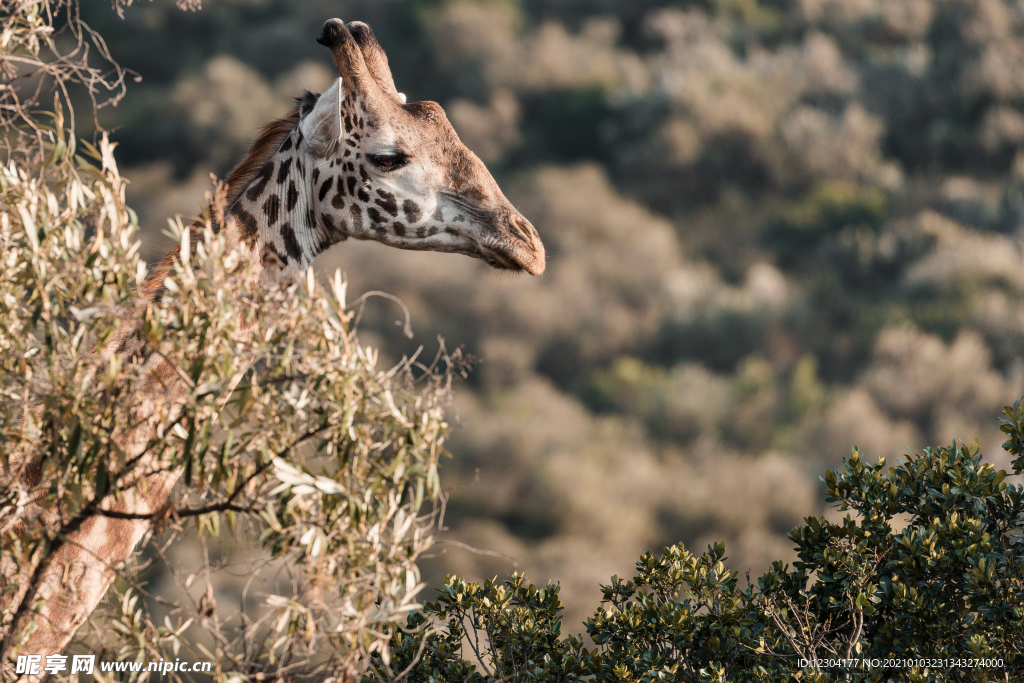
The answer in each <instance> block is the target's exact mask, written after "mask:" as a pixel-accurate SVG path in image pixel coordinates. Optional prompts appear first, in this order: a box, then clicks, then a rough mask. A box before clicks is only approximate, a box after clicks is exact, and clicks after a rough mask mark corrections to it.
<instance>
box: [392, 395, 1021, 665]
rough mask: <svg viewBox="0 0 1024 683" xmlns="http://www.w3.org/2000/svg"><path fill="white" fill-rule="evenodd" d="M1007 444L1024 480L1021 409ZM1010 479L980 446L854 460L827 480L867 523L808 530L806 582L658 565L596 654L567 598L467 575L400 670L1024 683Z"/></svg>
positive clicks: (614, 583) (629, 583)
mask: <svg viewBox="0 0 1024 683" xmlns="http://www.w3.org/2000/svg"><path fill="white" fill-rule="evenodd" d="M1002 429H1003V431H1004V432H1006V433H1007V434H1008V435H1009V440H1008V441H1007V442H1006V444H1005V448H1006V449H1007V450H1008V451H1009V452H1010V453H1011V454H1012V455H1013V456H1014V460H1013V472H1014V474H1020V473H1021V472H1022V471H1024V405H1022V402H1021V401H1018V402H1017V403H1016V404H1015V405H1014V406H1013V407H1008V408H1006V410H1005V418H1004V420H1003V425H1002ZM1006 477H1007V473H1006V472H1005V471H1002V470H999V471H997V470H996V469H995V468H994V467H993V466H992V465H991V464H989V463H986V462H984V461H983V458H982V455H981V454H980V452H979V449H978V446H977V443H976V442H975V444H974V446H973V447H970V448H968V447H966V446H963V445H960V446H957V445H956V444H953V445H951V446H948V447H943V448H938V449H932V448H928V449H925V450H924V452H923V453H922V454H920V455H916V456H907V457H906V458H905V459H902V460H900V461H898V462H897V463H896V464H895V466H887V465H886V461H885V459H884V458H883V459H880V460H878V461H877V462H876V463H874V464H872V463H869V462H866V461H865V460H864V459H862V458H861V456H860V454H859V452H858V451H857V449H854V450H853V452H852V455H851V456H850V458H849V459H846V460H845V461H844V463H843V467H842V469H839V470H835V471H829V472H827V473H826V475H825V477H824V478H823V480H824V482H825V485H826V487H827V490H828V495H829V500H830V501H831V502H834V503H838V505H839V509H840V510H851V511H852V512H853V513H854V514H853V515H847V516H846V517H845V518H844V519H843V520H842V521H841V522H830V521H828V520H827V519H826V518H824V517H808V518H806V519H805V522H804V524H802V525H800V526H797V527H796V528H794V529H793V530H792V531H791V532H790V534H789V538H790V539H791V540H792V541H793V542H794V543H795V544H796V550H797V553H798V556H799V560H798V561H796V562H794V564H793V567H789V566H788V565H783V564H782V563H781V562H776V563H774V564H773V566H772V568H771V569H770V570H769V571H768V572H766V573H765V574H763V575H762V576H761V577H759V578H758V579H757V580H756V582H755V583H753V584H751V583H750V581H749V577H748V578H747V581H746V582H745V583H746V585H745V586H741V582H740V581H739V577H738V576H737V574H736V572H732V571H730V570H729V569H727V567H726V565H725V559H726V558H725V546H724V544H715V545H713V546H709V547H708V549H707V551H706V552H704V553H703V554H701V555H700V556H697V555H694V554H693V553H691V552H689V551H688V550H686V548H684V547H683V545H682V544H677V545H674V546H671V547H668V548H665V549H664V551H663V552H662V554H661V555H660V556H656V555H653V554H646V555H644V556H643V557H641V558H640V560H639V561H638V562H637V563H636V574H635V575H634V576H633V578H632V579H631V580H622V579H619V578H618V577H614V576H613V577H612V579H611V582H610V583H609V584H608V585H606V586H602V587H601V591H602V599H601V605H600V607H599V608H598V609H597V610H596V611H595V613H594V616H593V617H591V618H590V619H588V620H587V622H586V624H585V625H586V632H587V635H588V636H589V638H590V640H591V641H592V644H593V647H587V646H586V645H585V642H584V640H583V638H582V637H581V636H573V635H568V636H565V635H563V628H562V623H561V621H560V619H559V612H560V611H561V604H560V602H559V600H558V585H556V584H548V585H547V586H546V587H544V588H543V589H540V590H538V589H537V588H536V587H535V586H533V585H530V584H529V583H528V582H527V581H526V579H525V578H524V577H522V576H519V575H518V574H516V575H513V576H512V577H511V578H510V579H508V580H506V581H504V582H501V583H499V582H497V581H491V580H488V581H484V582H483V583H470V582H467V581H465V580H464V579H462V578H458V577H449V578H448V579H447V580H446V581H445V584H444V586H443V587H442V588H440V589H438V591H437V597H436V599H435V601H434V602H431V603H428V604H427V605H426V606H425V607H424V609H423V610H422V611H419V612H416V613H414V614H412V615H410V617H409V620H408V624H407V632H396V633H395V636H394V637H393V638H392V643H391V644H392V656H393V658H394V661H393V662H392V665H391V667H392V670H394V671H401V670H402V669H403V668H406V667H409V670H410V673H409V680H411V681H450V680H478V681H498V680H502V681H510V680H511V681H573V680H588V681H590V680H592V681H637V682H640V681H643V682H647V681H780V680H791V678H796V679H799V680H809V681H835V680H866V681H885V680H900V681H933V680H956V681H991V680H993V679H998V680H1019V679H1020V677H1021V676H1022V675H1024V638H1022V634H1024V606H1022V605H1024V570H1022V564H1021V559H1022V555H1024V538H1022V531H1024V487H1021V486H1020V485H1014V484H1008V483H1007V482H1006V481H1005V479H1006ZM435 625H437V626H436V630H435ZM417 656H419V659H418V660H417V659H416V657H417ZM836 660H848V661H846V662H837V661H836ZM893 660H895V665H893V666H891V667H890V668H885V663H886V662H887V661H889V662H892V661H893ZM868 662H870V664H868ZM384 668H386V667H384Z"/></svg>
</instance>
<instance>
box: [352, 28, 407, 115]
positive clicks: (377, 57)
mask: <svg viewBox="0 0 1024 683" xmlns="http://www.w3.org/2000/svg"><path fill="white" fill-rule="evenodd" d="M348 30H349V33H351V34H352V37H353V38H354V39H355V41H356V44H357V45H359V49H360V50H361V51H362V53H363V61H364V62H365V63H366V68H367V69H369V70H370V75H372V76H373V78H374V80H376V81H377V85H379V86H380V87H381V90H383V91H384V92H386V93H387V94H389V95H391V96H392V97H396V98H397V97H398V88H396V87H395V80H394V78H393V77H392V76H391V66H390V65H389V64H388V55H387V53H386V52H384V48H383V47H381V44H380V43H379V42H377V37H376V36H375V35H373V30H372V29H370V27H369V25H367V24H364V23H363V22H361V21H350V22H349V24H348Z"/></svg>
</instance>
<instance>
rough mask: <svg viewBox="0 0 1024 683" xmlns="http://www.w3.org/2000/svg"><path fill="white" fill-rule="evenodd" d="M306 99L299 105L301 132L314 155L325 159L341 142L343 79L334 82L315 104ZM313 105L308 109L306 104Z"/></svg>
mask: <svg viewBox="0 0 1024 683" xmlns="http://www.w3.org/2000/svg"><path fill="white" fill-rule="evenodd" d="M308 100H309V98H306V97H304V98H303V102H302V104H300V105H299V117H300V119H299V131H301V132H302V139H303V140H304V141H305V142H306V144H307V145H309V148H310V149H311V150H312V151H313V154H314V155H316V156H318V157H325V156H327V155H328V154H330V153H331V152H333V151H334V150H335V149H336V148H337V146H338V143H339V142H340V140H341V79H338V80H337V81H335V82H334V85H332V86H331V87H330V88H328V89H327V92H325V93H324V94H323V95H321V96H320V99H318V100H316V102H315V104H314V103H313V102H311V101H308ZM307 103H308V104H310V105H312V106H311V108H310V109H308V110H307V109H306V108H305V107H304V106H303V105H304V104H307Z"/></svg>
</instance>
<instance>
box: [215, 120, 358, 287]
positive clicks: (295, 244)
mask: <svg viewBox="0 0 1024 683" xmlns="http://www.w3.org/2000/svg"><path fill="white" fill-rule="evenodd" d="M302 143H303V139H302V131H301V130H300V129H299V126H297V125H296V126H295V127H294V129H293V130H292V131H291V132H290V133H289V134H288V135H287V137H285V139H284V141H283V142H282V143H281V145H280V147H279V148H278V150H277V151H276V152H275V153H274V154H273V155H272V156H271V157H270V158H269V159H268V160H267V162H266V163H265V164H264V166H263V168H262V169H260V171H259V172H258V173H257V174H256V175H255V176H254V177H253V178H252V180H251V181H250V182H249V184H248V186H247V187H246V188H245V189H244V190H243V191H242V192H241V193H240V194H239V195H238V197H237V199H235V201H234V203H233V204H232V205H231V207H230V208H229V209H228V212H227V222H228V225H229V226H230V227H231V228H233V231H234V234H235V235H236V236H237V239H238V241H239V242H240V243H241V244H244V245H245V246H247V247H248V249H249V252H250V254H251V255H252V266H253V267H255V268H256V269H257V270H258V271H259V272H260V273H261V278H262V279H263V281H264V282H266V283H268V284H269V283H270V282H272V281H278V280H280V279H281V278H282V277H285V276H288V275H296V274H298V273H301V272H303V271H305V270H306V269H307V268H308V267H309V266H310V265H312V263H313V259H314V258H316V256H317V255H318V254H320V253H321V252H323V251H324V250H326V249H327V248H328V247H330V246H331V245H333V244H336V243H337V242H340V241H342V240H344V239H346V237H347V235H346V233H345V232H344V230H342V229H341V228H340V227H339V226H337V225H336V223H335V222H334V221H332V220H330V218H329V217H327V216H322V215H318V214H317V211H316V209H315V205H316V203H317V202H319V201H324V200H325V199H329V198H328V197H326V195H327V194H328V192H329V189H330V188H327V187H326V185H325V184H324V185H321V186H320V187H319V188H318V187H317V180H318V179H319V177H320V175H321V171H320V169H319V168H318V167H317V160H316V159H315V158H314V157H313V155H312V154H311V153H310V152H309V151H308V149H306V147H305V145H303V144H302ZM331 163H332V165H333V162H331ZM317 192H318V193H319V195H318V196H317V200H314V193H317Z"/></svg>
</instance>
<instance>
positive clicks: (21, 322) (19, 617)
mask: <svg viewBox="0 0 1024 683" xmlns="http://www.w3.org/2000/svg"><path fill="white" fill-rule="evenodd" d="M76 8H77V5H76V4H75V3H74V2H72V3H70V6H69V5H68V3H66V2H56V1H55V2H52V3H36V4H32V3H21V4H20V5H19V6H18V8H17V9H16V10H12V15H11V16H10V17H8V18H6V19H5V22H6V23H5V24H4V25H5V27H6V29H7V31H5V36H7V37H8V38H10V40H9V41H7V42H5V46H7V47H8V48H9V49H10V50H11V52H12V53H16V54H17V56H18V57H19V58H21V59H23V60H25V61H29V60H30V59H36V60H38V62H39V64H41V65H46V64H50V65H54V66H53V69H54V71H53V73H51V74H50V75H51V76H52V78H53V79H55V80H56V82H57V83H58V84H59V86H60V88H58V92H66V90H62V88H64V87H65V86H71V87H73V86H75V85H79V86H82V85H85V86H86V87H88V88H90V92H91V93H92V94H95V93H93V92H92V90H91V89H92V88H94V86H95V82H93V83H91V84H90V83H88V82H84V83H83V81H81V80H76V79H79V78H81V77H83V76H82V74H83V73H86V74H88V70H87V67H88V62H87V60H86V56H87V55H88V53H87V52H86V53H84V54H85V55H86V56H82V55H83V53H82V52H81V51H80V52H78V53H73V54H72V55H71V56H64V61H60V59H61V54H60V52H59V48H60V46H61V45H62V43H61V42H60V41H59V40H58V41H57V42H56V43H55V42H54V40H53V35H54V26H55V25H57V26H59V25H60V24H61V22H62V21H63V19H62V18H61V16H60V15H61V12H62V11H64V12H68V13H69V14H70V19H69V20H68V21H69V23H68V24H67V25H66V26H70V27H72V28H71V29H67V28H66V29H65V32H66V31H67V30H72V31H73V30H78V31H79V32H83V31H84V29H83V28H82V26H81V25H79V24H77V23H76V21H77V20H76V19H75V14H74V12H75V10H76ZM8 33H9V34H10V35H8ZM58 35H60V32H59V31H58ZM81 35H86V36H88V35H90V34H88V33H82V34H81ZM65 37H66V36H62V37H61V40H63V38H65ZM93 39H94V40H96V41H100V39H99V38H98V37H96V36H93ZM97 44H100V43H97ZM76 54H77V58H80V60H81V61H80V62H75V61H74V60H75V59H76V56H75V55H76ZM55 64H56V65H55ZM76 64H77V66H78V67H79V71H75V70H74V69H73V68H71V67H70V66H68V65H71V66H74V65H76ZM58 67H60V68H64V67H67V68H66V70H65V71H59V70H58ZM40 68H42V67H40ZM8 75H9V74H8ZM50 83H51V84H52V81H51V82H50ZM40 87H42V86H40ZM5 88H6V90H4V93H5V95H4V97H6V98H7V99H4V100H3V104H4V107H6V108H5V109H4V110H3V116H0V125H2V126H4V130H3V131H0V135H2V136H4V137H3V139H4V141H5V142H6V143H7V144H8V145H9V148H8V157H7V160H6V163H5V164H4V165H3V166H2V167H0V264H2V265H0V349H2V353H0V549H2V553H0V678H2V679H3V680H5V681H6V680H11V679H12V678H13V677H14V674H15V671H14V666H15V658H16V657H17V656H18V655H20V654H40V651H42V654H44V655H50V654H58V653H59V651H60V650H62V649H63V642H60V643H58V644H57V645H55V646H53V645H52V644H53V640H45V639H44V640H43V641H42V644H40V642H39V638H38V637H39V634H40V633H46V628H47V625H46V619H47V617H48V615H50V614H53V613H56V614H58V615H61V612H60V609H61V608H64V609H66V610H67V613H70V614H76V613H77V615H76V616H74V617H73V618H72V619H73V621H72V623H71V624H70V625H69V630H71V631H72V633H73V632H74V630H75V629H77V628H78V626H79V625H80V624H82V622H83V621H85V620H86V618H88V619H89V624H88V625H87V626H86V627H84V628H82V629H80V630H79V632H78V639H79V640H78V642H75V643H72V645H71V648H72V649H73V650H74V651H81V650H83V649H84V650H85V651H86V652H91V653H94V654H96V655H97V656H98V659H99V660H100V661H104V660H108V661H109V660H117V661H120V662H141V663H145V662H149V663H153V662H158V661H163V662H174V661H176V660H177V659H178V658H187V657H188V656H191V657H192V659H194V660H199V661H203V660H205V661H207V662H212V664H213V666H214V667H215V668H214V669H213V675H214V676H215V679H216V680H218V681H222V682H227V681H244V680H251V677H254V676H255V677H262V676H269V677H274V676H284V675H285V672H287V675H288V676H289V677H294V676H312V677H314V678H316V679H317V680H331V679H332V677H333V678H335V679H338V678H340V679H342V680H350V679H351V677H352V676H353V675H357V673H358V672H360V671H362V670H363V666H364V663H365V662H366V660H367V657H368V653H369V652H370V651H378V652H379V651H381V650H382V649H383V650H384V651H385V652H386V646H387V642H388V640H389V639H390V637H391V631H392V630H394V629H395V628H397V627H399V626H400V625H401V624H402V623H404V621H405V619H406V617H407V614H408V612H409V610H410V609H412V608H413V607H414V606H415V604H416V603H415V599H416V595H417V593H418V592H419V590H420V589H421V588H422V583H421V581H420V575H419V570H418V567H417V564H416V562H417V559H418V557H419V555H420V554H421V553H422V552H423V551H424V550H425V549H426V548H427V547H429V546H430V543H431V533H430V532H431V529H430V525H431V524H432V523H433V522H434V521H435V517H434V516H433V511H432V504H433V503H436V502H439V500H440V497H441V490H440V481H439V478H438V463H439V460H440V458H441V457H442V456H443V455H445V453H446V452H445V450H444V442H445V436H446V434H447V431H448V424H447V423H446V422H445V409H446V406H447V402H448V399H449V397H450V380H451V375H450V374H449V367H450V366H449V367H446V366H445V363H444V362H443V361H444V360H445V356H443V355H441V354H439V360H438V362H435V363H434V364H433V365H431V366H429V367H425V366H423V365H416V364H414V363H413V361H411V360H408V359H403V361H402V362H400V363H399V364H398V365H396V366H395V367H392V368H390V369H388V368H378V367H377V352H376V351H375V350H374V349H372V348H370V347H364V346H361V345H360V344H359V340H358V338H357V337H356V335H355V332H354V330H353V328H352V325H351V322H352V316H353V312H352V311H351V310H349V309H348V307H347V304H346V301H345V293H346V286H345V283H344V282H343V281H342V279H341V277H340V274H336V276H335V278H334V281H333V283H331V284H329V285H328V286H326V287H324V286H321V285H319V284H318V283H317V282H316V281H315V279H314V277H313V273H312V270H310V271H308V272H307V273H306V276H305V277H304V278H301V281H299V282H293V283H286V285H289V284H290V286H282V287H273V288H266V287H262V286H261V284H260V281H259V279H258V278H255V277H253V276H252V275H251V272H250V269H249V268H248V264H247V262H246V260H245V259H244V258H243V255H242V254H241V253H240V252H239V251H238V250H236V249H233V248H231V247H230V246H229V245H228V244H226V242H225V239H224V237H223V231H218V230H217V228H218V227H220V226H219V224H220V222H221V221H222V219H223V198H224V196H225V193H224V192H223V191H222V190H223V187H220V188H219V189H218V191H217V192H215V193H213V194H212V195H211V196H210V197H208V200H209V202H208V203H209V206H210V211H209V212H208V214H207V215H205V216H203V217H202V218H201V219H200V220H199V221H198V222H197V223H196V224H194V225H193V226H192V228H191V229H186V228H185V227H184V226H183V225H182V224H181V222H180V221H179V222H176V223H174V224H173V225H172V233H173V234H174V237H175V238H176V239H177V240H178V242H179V244H180V251H179V252H176V257H175V258H174V259H172V260H171V261H170V262H169V266H168V268H166V269H164V270H158V271H157V272H158V273H159V275H158V276H157V277H156V280H155V282H154V281H152V280H151V274H150V272H149V271H148V270H147V267H146V264H145V263H144V262H142V261H141V260H140V258H139V242H137V241H136V239H135V237H136V233H137V230H138V225H137V219H136V216H135V213H134V212H133V211H132V210H131V209H130V208H128V207H127V205H126V204H125V186H126V184H127V183H126V181H125V179H124V178H122V177H121V176H120V174H119V172H118V169H117V166H116V164H115V162H114V156H113V150H114V146H113V144H111V143H110V142H109V141H108V139H107V137H106V135H105V134H103V135H98V137H97V140H96V141H95V142H96V144H95V145H93V144H90V143H89V142H88V141H86V140H82V139H80V138H78V137H77V136H76V135H75V131H74V128H73V124H74V120H73V117H71V116H66V114H65V112H68V113H70V112H71V109H69V106H70V102H69V101H68V100H66V99H58V100H55V105H54V108H53V110H51V111H50V112H44V113H43V116H40V114H39V113H38V112H33V111H31V110H29V109H17V100H16V98H12V97H11V96H10V93H11V88H9V87H7V86H5ZM11 112H16V115H14V114H12V113H11ZM180 254H185V255H189V254H191V255H192V256H191V258H188V257H186V258H178V257H177V256H178V255H180ZM156 286H161V287H162V288H163V289H164V290H165V292H164V293H163V294H162V295H161V296H160V297H158V298H157V299H156V300H153V298H152V297H146V296H144V293H145V292H146V291H147V290H152V289H153V288H154V287H156ZM140 291H141V293H142V294H143V295H142V296H140ZM456 358H457V355H453V357H452V358H450V359H448V360H454V359H456ZM154 360H155V362H153V361H154ZM179 475H180V477H181V481H182V483H183V484H184V485H185V491H184V492H183V493H182V494H181V495H174V496H173V497H172V496H170V495H169V494H170V493H171V487H173V486H174V484H175V482H176V481H177V480H178V478H179ZM154 489H155V490H157V491H162V493H163V494H164V497H165V498H166V503H163V501H162V499H160V498H157V501H158V504H156V505H151V506H139V505H137V504H136V505H135V506H134V507H132V506H130V505H126V503H131V501H137V500H138V498H139V497H141V496H145V495H147V492H152V491H153V490H154ZM150 502H152V501H150ZM136 519H144V520H145V521H146V522H147V524H149V525H150V526H148V528H147V530H146V531H147V533H146V535H145V538H144V539H143V543H142V549H143V552H144V553H145V555H144V557H145V562H142V563H139V564H136V563H133V562H129V563H128V566H127V567H126V566H123V565H121V563H120V559H124V558H123V557H122V558H119V559H117V561H116V562H115V563H114V564H115V566H112V567H110V566H109V565H108V564H107V563H106V562H104V560H109V558H108V557H105V556H102V555H101V556H100V557H99V558H98V560H99V562H98V561H97V559H94V558H92V557H89V556H88V555H87V554H86V555H84V556H83V554H78V553H76V552H75V550H74V549H75V548H76V547H79V546H78V540H79V539H80V538H81V536H77V535H76V534H79V532H80V531H82V530H87V529H89V528H98V529H100V530H103V529H108V531H107V533H106V535H105V536H103V540H104V542H105V543H109V544H110V545H113V546H114V547H118V545H123V538H118V537H117V536H116V533H117V532H116V531H115V532H110V531H109V525H113V524H114V523H115V521H114V520H122V522H123V521H125V520H130V521H132V522H134V520H136ZM89 525H93V526H92V527H90V526H89ZM229 527H230V529H231V530H232V531H233V532H235V536H236V538H235V539H231V538H230V535H229V534H228V533H226V532H227V530H228V528H229ZM187 531H195V532H197V535H198V538H199V542H198V543H196V544H195V546H196V547H194V548H193V552H191V553H187V552H186V553H176V552H175V550H176V548H177V547H178V546H179V545H180V543H176V542H178V541H180V540H181V539H182V538H183V537H185V538H187V536H186V532H187ZM222 532H224V533H222ZM211 539H212V540H211ZM189 540H191V539H189ZM232 540H236V541H237V543H236V544H233V543H232V542H231V541H232ZM211 545H212V546H214V547H213V548H210V547H209V546H211ZM102 547H104V548H105V546H102ZM69 550H70V552H69ZM127 550H129V551H130V550H131V546H128V548H127ZM101 552H102V551H101ZM114 552H116V551H114ZM211 555H212V559H211ZM69 556H70V558H71V559H70V560H69V559H68V557H69ZM168 558H170V559H168ZM97 567H101V569H98V568H97ZM100 571H103V572H107V571H111V572H114V573H115V574H116V582H115V584H114V589H115V590H114V591H112V593H113V595H112V596H111V597H112V599H110V600H109V602H108V604H106V605H105V606H103V607H101V609H99V610H97V611H96V612H95V613H93V614H92V615H90V614H89V612H90V611H91V610H92V607H93V605H91V604H88V603H87V602H86V601H87V600H88V595H85V596H83V595H82V592H76V591H78V589H79V587H80V586H82V585H83V584H82V583H79V582H80V581H81V578H80V577H81V576H88V575H89V572H97V573H98V572H100ZM232 575H233V576H235V577H237V576H242V577H243V579H242V581H241V582H238V580H237V578H236V579H234V581H235V583H234V584H230V582H231V581H232V578H231V576H232ZM159 578H163V579H164V580H167V579H170V581H168V583H170V584H171V585H172V587H170V589H169V590H164V591H160V590H157V588H156V587H154V586H153V585H151V584H152V583H160V582H159V581H156V580H154V579H159ZM254 580H259V581H260V583H257V584H256V585H258V586H260V593H261V594H262V596H261V598H260V599H257V598H256V597H255V596H253V597H249V598H248V599H247V597H246V591H247V590H248V586H249V583H252V582H253V581H254ZM246 581H248V582H249V583H245V582H246ZM224 582H229V585H231V587H232V588H236V589H237V591H238V592H237V594H236V595H238V596H240V598H241V600H240V602H241V613H239V610H238V608H237V605H238V603H237V602H234V601H233V604H232V605H230V606H229V607H228V609H223V608H221V609H218V607H217V604H216V595H215V591H214V585H215V584H217V586H218V588H220V587H222V586H223V585H224ZM97 584H98V585H101V586H102V588H103V589H104V590H105V589H106V587H107V585H109V584H108V583H107V582H102V581H99V580H97V581H96V582H95V584H94V585H97ZM204 584H205V594H203V595H200V596H198V599H197V596H196V595H195V589H196V588H201V587H203V586H204ZM243 584H244V588H243ZM164 587H165V588H168V587H167V586H166V585H165V586H164ZM174 588H177V594H174ZM190 588H192V591H191V592H190V590H189V589H190ZM90 590H91V593H90V594H91V595H95V596H96V599H98V598H99V597H100V594H97V591H96V590H95V588H92V587H90ZM254 593H255V591H254ZM48 610H52V611H49V612H48ZM83 612H84V614H83ZM79 617H80V618H79ZM58 618H59V617H58ZM65 625H67V624H66V622H63V621H61V622H59V623H58V626H65ZM34 638H35V640H34ZM44 638H45V636H44ZM47 646H52V647H49V648H47ZM47 650H48V651H47ZM97 671H98V669H97ZM143 671H145V669H143ZM165 671H166V670H165ZM149 675H150V674H148V673H143V674H141V677H140V675H139V674H131V675H130V677H131V678H132V679H133V680H145V679H147V678H148V677H149ZM172 679H173V680H181V677H179V676H178V675H177V674H173V675H172ZM257 679H258V680H262V678H257ZM292 680H294V678H292Z"/></svg>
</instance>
